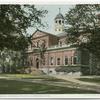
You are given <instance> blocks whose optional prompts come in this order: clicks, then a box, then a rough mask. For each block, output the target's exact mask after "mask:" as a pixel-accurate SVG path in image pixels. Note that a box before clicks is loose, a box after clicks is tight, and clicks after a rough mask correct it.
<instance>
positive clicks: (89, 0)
mask: <svg viewBox="0 0 100 100" xmlns="http://www.w3.org/2000/svg"><path fill="white" fill-rule="evenodd" d="M0 4H37V5H39V4H42V5H44V4H46V5H50V4H52V5H55V4H60V5H61V4H64V5H65V4H68V5H69V4H100V0H1V1H0Z"/></svg>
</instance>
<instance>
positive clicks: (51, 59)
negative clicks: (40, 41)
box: [50, 57, 53, 65]
mask: <svg viewBox="0 0 100 100" xmlns="http://www.w3.org/2000/svg"><path fill="white" fill-rule="evenodd" d="M50 63H51V65H53V57H51V58H50Z"/></svg>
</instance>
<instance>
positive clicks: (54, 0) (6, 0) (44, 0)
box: [0, 0, 100, 99]
mask: <svg viewBox="0 0 100 100" xmlns="http://www.w3.org/2000/svg"><path fill="white" fill-rule="evenodd" d="M0 4H35V5H41V4H42V5H57V4H60V5H63V4H64V5H70V4H100V0H1V1H0ZM0 98H1V99H3V98H6V99H9V98H100V94H0Z"/></svg>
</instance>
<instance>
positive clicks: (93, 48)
mask: <svg viewBox="0 0 100 100" xmlns="http://www.w3.org/2000/svg"><path fill="white" fill-rule="evenodd" d="M99 11H100V5H99V4H92V5H88V4H85V5H76V6H75V7H73V8H72V9H70V11H69V12H68V13H67V14H66V17H65V19H66V24H67V25H68V27H67V29H65V30H66V31H67V32H68V33H69V38H70V42H73V41H71V40H75V41H74V42H78V43H79V44H78V45H79V47H80V48H86V49H88V50H89V51H90V52H92V53H93V54H95V55H96V57H98V58H99V59H100V36H99V34H100V33H99V32H100V15H99ZM84 35H85V36H86V37H87V39H88V40H89V41H87V42H86V43H84V42H82V38H81V39H79V37H80V36H84ZM71 37H72V38H71ZM67 38H68V37H67Z"/></svg>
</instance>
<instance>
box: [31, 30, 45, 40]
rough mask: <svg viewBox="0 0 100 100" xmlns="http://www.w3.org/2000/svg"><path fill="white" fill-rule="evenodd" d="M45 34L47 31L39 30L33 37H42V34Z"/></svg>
mask: <svg viewBox="0 0 100 100" xmlns="http://www.w3.org/2000/svg"><path fill="white" fill-rule="evenodd" d="M45 35H46V33H44V32H42V31H39V30H37V31H36V32H35V33H33V35H32V38H38V37H42V36H45Z"/></svg>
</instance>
